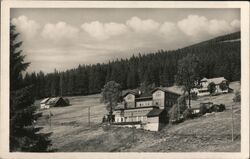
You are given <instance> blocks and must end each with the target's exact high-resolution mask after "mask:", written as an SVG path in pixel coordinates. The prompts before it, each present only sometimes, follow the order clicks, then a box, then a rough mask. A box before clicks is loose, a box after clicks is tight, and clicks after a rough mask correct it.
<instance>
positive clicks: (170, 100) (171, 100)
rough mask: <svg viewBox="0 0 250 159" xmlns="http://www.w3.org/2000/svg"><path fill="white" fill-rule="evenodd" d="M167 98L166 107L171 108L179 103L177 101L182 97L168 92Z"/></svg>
mask: <svg viewBox="0 0 250 159" xmlns="http://www.w3.org/2000/svg"><path fill="white" fill-rule="evenodd" d="M165 96H166V98H165V103H166V107H169V108H170V107H172V106H173V105H174V104H176V103H177V99H178V98H179V96H180V95H177V94H173V93H169V92H166V93H165Z"/></svg>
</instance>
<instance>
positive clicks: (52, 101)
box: [40, 97, 69, 109]
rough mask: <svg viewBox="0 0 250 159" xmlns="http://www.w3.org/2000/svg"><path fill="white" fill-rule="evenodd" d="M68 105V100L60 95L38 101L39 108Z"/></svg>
mask: <svg viewBox="0 0 250 159" xmlns="http://www.w3.org/2000/svg"><path fill="white" fill-rule="evenodd" d="M64 106H69V101H67V100H66V99H64V98H62V97H53V98H45V99H43V100H42V101H41V102H40V108H41V109H48V108H50V107H64Z"/></svg>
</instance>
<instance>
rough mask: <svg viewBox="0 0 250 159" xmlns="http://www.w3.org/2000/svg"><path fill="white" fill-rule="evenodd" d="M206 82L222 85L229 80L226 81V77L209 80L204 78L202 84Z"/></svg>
mask: <svg viewBox="0 0 250 159" xmlns="http://www.w3.org/2000/svg"><path fill="white" fill-rule="evenodd" d="M205 81H207V82H208V83H211V82H213V83H215V84H220V83H222V82H224V81H227V80H226V79H225V78H224V77H217V78H209V79H207V78H203V79H202V80H201V82H205Z"/></svg>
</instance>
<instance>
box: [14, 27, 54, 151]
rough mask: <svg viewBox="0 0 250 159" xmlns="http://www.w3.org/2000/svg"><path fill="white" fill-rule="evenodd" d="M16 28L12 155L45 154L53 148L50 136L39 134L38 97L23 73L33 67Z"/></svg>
mask: <svg viewBox="0 0 250 159" xmlns="http://www.w3.org/2000/svg"><path fill="white" fill-rule="evenodd" d="M18 35H19V34H18V33H16V31H15V26H14V25H12V24H11V25H10V151H12V152H16V151H24V152H44V151H48V147H49V146H50V145H51V143H50V142H51V141H50V140H49V136H50V135H51V134H50V133H48V134H44V133H39V130H41V129H42V128H41V127H36V125H35V122H36V121H37V119H38V118H39V117H41V115H42V114H41V113H36V107H35V106H33V103H34V95H33V94H32V93H33V92H32V91H31V90H32V86H26V85H24V83H23V82H22V80H23V77H22V72H23V71H25V70H26V68H27V67H28V66H29V63H26V62H24V58H25V56H24V55H22V54H21V53H22V50H21V49H20V47H21V45H22V42H20V41H18V40H17V37H18Z"/></svg>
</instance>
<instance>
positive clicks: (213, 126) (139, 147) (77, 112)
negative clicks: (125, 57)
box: [36, 82, 241, 152]
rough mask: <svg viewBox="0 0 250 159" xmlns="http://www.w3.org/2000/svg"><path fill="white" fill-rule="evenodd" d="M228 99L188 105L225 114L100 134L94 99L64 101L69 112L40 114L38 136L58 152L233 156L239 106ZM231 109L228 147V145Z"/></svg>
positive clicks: (99, 111) (100, 111) (101, 108)
mask: <svg viewBox="0 0 250 159" xmlns="http://www.w3.org/2000/svg"><path fill="white" fill-rule="evenodd" d="M230 87H231V88H232V89H234V91H236V90H240V83H239V82H232V83H231V84H230ZM233 97H234V93H228V94H223V95H218V96H211V97H210V96H207V97H200V98H199V99H197V100H196V101H192V106H193V107H198V106H199V103H200V102H208V101H210V102H213V103H215V104H225V105H226V110H225V111H224V112H218V113H210V114H206V115H204V116H202V117H200V118H195V119H191V120H186V121H184V122H183V123H180V124H177V125H167V126H166V127H165V128H164V129H163V130H161V131H159V132H150V131H146V130H140V129H132V128H119V127H110V128H109V129H103V127H102V126H101V121H102V117H103V115H104V114H106V113H107V112H106V109H105V105H104V104H103V103H101V102H100V99H101V95H100V94H96V95H89V96H75V97H69V100H70V103H71V106H69V107H54V108H50V109H48V110H40V111H42V112H43V117H42V118H40V120H39V121H38V122H37V124H38V126H42V127H44V129H42V131H43V132H53V134H52V136H51V140H52V144H53V145H52V148H53V149H55V150H56V151H58V152H239V151H240V139H241V136H240V132H241V131H240V129H241V124H240V123H241V122H240V118H241V108H240V107H241V105H240V103H234V102H233V100H232V99H233ZM38 102H39V101H37V102H36V103H38ZM232 105H233V108H234V111H233V112H234V113H233V115H234V132H235V134H234V135H235V141H234V142H232V141H231V106H232ZM88 107H90V114H91V116H90V126H89V125H88ZM49 112H51V113H52V114H53V116H52V118H51V122H50V120H49V119H48V118H47V117H48V114H49ZM50 123H51V124H50Z"/></svg>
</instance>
